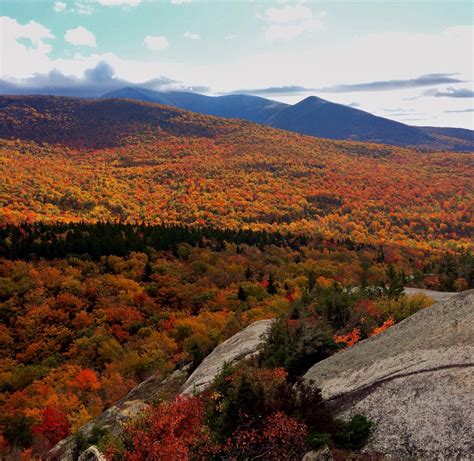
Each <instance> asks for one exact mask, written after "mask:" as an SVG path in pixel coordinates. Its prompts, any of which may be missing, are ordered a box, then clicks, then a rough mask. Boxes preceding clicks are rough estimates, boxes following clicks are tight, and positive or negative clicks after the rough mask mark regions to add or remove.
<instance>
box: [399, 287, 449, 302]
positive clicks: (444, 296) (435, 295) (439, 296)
mask: <svg viewBox="0 0 474 461" xmlns="http://www.w3.org/2000/svg"><path fill="white" fill-rule="evenodd" d="M404 293H405V294H406V295H417V294H420V293H421V294H424V295H425V296H428V297H430V298H431V299H432V300H433V301H436V302H439V301H447V300H448V299H450V298H452V297H453V296H456V295H457V294H458V293H456V292H454V291H434V290H425V289H424V288H409V287H405V289H404Z"/></svg>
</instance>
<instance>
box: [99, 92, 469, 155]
mask: <svg viewBox="0 0 474 461" xmlns="http://www.w3.org/2000/svg"><path fill="white" fill-rule="evenodd" d="M102 97H103V98H121V99H123V98H125V99H134V100H139V101H146V102H152V103H158V104H164V105H168V106H173V107H177V108H180V109H185V110H189V111H192V112H198V113H202V114H207V115H215V116H218V117H225V118H240V119H243V120H248V121H251V122H256V123H260V124H263V125H268V126H272V127H275V128H281V129H284V130H288V131H293V132H296V133H301V134H306V135H310V136H316V137H321V138H328V139H339V140H352V141H364V142H374V143H381V144H390V145H395V146H411V147H418V148H426V149H434V150H454V151H461V152H462V151H472V150H474V131H472V130H466V129H461V128H438V127H415V126H410V125H406V124H404V123H400V122H396V121H394V120H389V119H386V118H383V117H378V116H376V115H373V114H370V113H368V112H365V111H363V110H360V109H356V108H353V107H349V106H345V105H342V104H336V103H333V102H330V101H327V100H325V99H322V98H319V97H316V96H310V97H308V98H306V99H304V100H302V101H300V102H298V103H297V104H294V105H289V104H285V103H282V102H278V101H273V100H270V99H265V98H262V97H258V96H252V95H246V94H232V95H224V96H206V95H202V94H197V93H190V92H183V91H170V92H158V91H153V90H149V89H146V88H138V87H125V88H121V89H119V90H116V91H112V92H109V93H106V94H104V95H103V96H102Z"/></svg>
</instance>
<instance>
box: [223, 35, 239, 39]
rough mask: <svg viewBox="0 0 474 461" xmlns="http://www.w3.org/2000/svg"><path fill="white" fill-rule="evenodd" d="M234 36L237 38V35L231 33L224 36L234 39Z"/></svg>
mask: <svg viewBox="0 0 474 461" xmlns="http://www.w3.org/2000/svg"><path fill="white" fill-rule="evenodd" d="M234 38H237V35H235V34H229V35H226V36H225V37H224V40H234Z"/></svg>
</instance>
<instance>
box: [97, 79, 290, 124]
mask: <svg viewBox="0 0 474 461" xmlns="http://www.w3.org/2000/svg"><path fill="white" fill-rule="evenodd" d="M102 97H103V98H126V99H136V100H138V101H147V102H155V103H158V104H165V105H167V106H173V107H178V108H180V109H186V110H190V111H193V112H199V113H202V114H207V115H216V116H218V117H225V118H242V119H244V120H249V121H250V122H257V123H263V124H265V123H266V121H267V120H268V119H269V118H270V117H272V116H273V115H274V114H276V113H277V112H279V111H280V110H281V109H284V108H285V107H287V104H283V103H281V102H277V101H272V100H270V99H265V98H260V97H258V96H250V95H246V94H232V95H225V96H217V97H214V96H205V95H202V94H197V93H189V92H184V91H170V92H167V93H165V92H158V91H153V90H147V89H145V88H133V87H126V88H122V89H120V90H117V91H112V92H109V93H106V94H104V95H103V96H102Z"/></svg>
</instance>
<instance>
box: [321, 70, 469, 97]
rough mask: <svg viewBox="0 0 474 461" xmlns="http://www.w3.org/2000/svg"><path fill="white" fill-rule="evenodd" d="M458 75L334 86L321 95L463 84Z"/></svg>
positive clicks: (322, 90)
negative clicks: (456, 76)
mask: <svg viewBox="0 0 474 461" xmlns="http://www.w3.org/2000/svg"><path fill="white" fill-rule="evenodd" d="M453 75H456V74H426V75H421V76H420V77H417V78H411V79H407V80H385V81H377V82H368V83H355V84H343V85H333V86H329V87H325V88H320V89H319V90H318V91H320V92H321V93H353V92H361V91H393V90H401V89H409V88H419V87H424V86H434V85H444V84H446V83H463V82H464V80H460V79H458V78H454V77H453Z"/></svg>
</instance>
